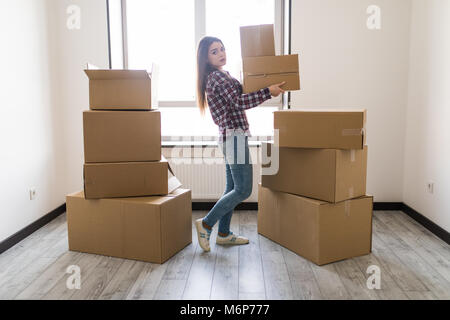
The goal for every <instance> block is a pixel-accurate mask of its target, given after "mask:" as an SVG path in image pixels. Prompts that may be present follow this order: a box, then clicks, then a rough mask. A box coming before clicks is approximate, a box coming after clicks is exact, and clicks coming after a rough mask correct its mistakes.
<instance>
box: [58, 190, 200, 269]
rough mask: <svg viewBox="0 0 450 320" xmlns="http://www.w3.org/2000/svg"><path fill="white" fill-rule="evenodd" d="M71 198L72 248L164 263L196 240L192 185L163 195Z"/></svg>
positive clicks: (70, 248)
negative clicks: (194, 234) (193, 233)
mask: <svg viewBox="0 0 450 320" xmlns="http://www.w3.org/2000/svg"><path fill="white" fill-rule="evenodd" d="M66 201H67V225H68V236H69V250H73V251H81V252H87V253H94V254H101V255H106V256H113V257H118V258H126V259H134V260H142V261H147V262H153V263H164V262H165V261H167V260H168V259H169V258H170V257H172V256H173V255H175V254H176V253H177V252H178V251H180V250H181V249H183V248H184V247H186V246H187V245H188V244H190V243H191V242H192V202H191V191H190V190H188V189H180V188H178V189H176V190H175V191H174V192H173V193H171V194H170V195H167V196H163V197H158V196H154V197H139V198H115V199H99V200H88V199H85V198H84V194H83V192H77V193H73V194H70V195H68V196H67V197H66Z"/></svg>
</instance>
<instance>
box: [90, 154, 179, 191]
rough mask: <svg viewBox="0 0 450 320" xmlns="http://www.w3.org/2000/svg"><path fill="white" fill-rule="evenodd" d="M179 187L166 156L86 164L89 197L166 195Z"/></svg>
mask: <svg viewBox="0 0 450 320" xmlns="http://www.w3.org/2000/svg"><path fill="white" fill-rule="evenodd" d="M180 186H181V183H180V181H178V179H177V178H176V177H175V176H174V174H173V172H172V170H171V169H170V167H169V163H168V162H167V160H165V159H164V160H161V161H151V162H115V163H86V164H85V165H84V194H85V197H86V199H100V198H120V197H138V196H151V195H166V194H168V193H170V192H172V191H173V190H175V189H176V188H178V187H180Z"/></svg>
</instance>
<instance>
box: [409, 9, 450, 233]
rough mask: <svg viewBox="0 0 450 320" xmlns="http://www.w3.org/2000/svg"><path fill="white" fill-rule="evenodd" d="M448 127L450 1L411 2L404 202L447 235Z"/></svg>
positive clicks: (449, 211)
mask: <svg viewBox="0 0 450 320" xmlns="http://www.w3.org/2000/svg"><path fill="white" fill-rule="evenodd" d="M449 123H450V1H448V0H413V6H412V24H411V55H410V73H409V95H408V109H407V126H406V149H405V161H404V187H403V202H404V203H406V204H407V205H408V206H410V207H412V208H414V209H415V210H416V211H418V212H420V213H421V214H423V215H425V216H426V217H427V218H429V219H430V220H431V221H433V222H435V223H436V224H438V225H439V226H441V227H442V228H444V229H446V230H447V231H450V201H449V195H450V129H449V128H450V125H449ZM428 181H433V182H434V184H435V186H434V194H429V193H428V192H427V188H426V184H427V182H428Z"/></svg>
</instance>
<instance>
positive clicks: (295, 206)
mask: <svg viewBox="0 0 450 320" xmlns="http://www.w3.org/2000/svg"><path fill="white" fill-rule="evenodd" d="M365 119H366V112H365V110H361V111H355V110H353V111H306V110H305V111H300V110H285V111H276V112H274V127H275V139H274V140H275V141H274V142H275V145H274V144H271V143H263V145H262V153H263V156H264V155H265V154H268V155H269V156H270V157H269V159H270V163H267V164H264V161H263V168H262V169H263V172H262V173H263V175H262V179H261V184H260V185H259V190H258V232H259V233H260V234H262V235H264V236H266V237H267V238H269V239H271V240H273V241H275V242H277V243H279V244H281V245H282V246H284V247H286V248H288V249H290V250H292V251H294V252H296V253H297V254H299V255H301V256H303V257H305V258H307V259H309V260H311V261H313V262H314V263H316V264H318V265H323V264H326V263H330V262H334V261H338V260H342V259H346V258H351V257H355V256H360V255H364V254H368V253H370V252H371V245H372V242H371V239H372V203H373V198H372V197H371V196H367V195H366V171H367V146H366V145H365V130H364V128H365ZM277 140H278V143H279V147H278V148H277V147H276V143H277ZM269 169H270V170H269ZM277 169H278V170H277ZM264 170H269V171H268V173H270V174H264ZM270 171H272V172H270ZM275 172H276V174H273V173H275Z"/></svg>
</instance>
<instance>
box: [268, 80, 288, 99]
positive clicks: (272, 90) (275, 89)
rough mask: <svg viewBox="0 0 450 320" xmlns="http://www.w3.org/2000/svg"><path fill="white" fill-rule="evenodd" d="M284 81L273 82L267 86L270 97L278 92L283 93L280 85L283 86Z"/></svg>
mask: <svg viewBox="0 0 450 320" xmlns="http://www.w3.org/2000/svg"><path fill="white" fill-rule="evenodd" d="M285 83H286V81H283V82H281V83H277V84H273V85H271V86H270V87H269V90H270V94H271V95H272V97H278V96H279V95H280V93H284V90H283V89H281V88H280V87H281V86H283V85H284V84H285Z"/></svg>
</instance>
